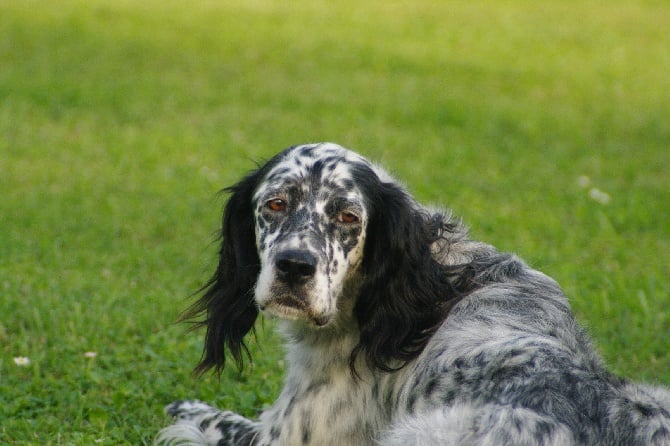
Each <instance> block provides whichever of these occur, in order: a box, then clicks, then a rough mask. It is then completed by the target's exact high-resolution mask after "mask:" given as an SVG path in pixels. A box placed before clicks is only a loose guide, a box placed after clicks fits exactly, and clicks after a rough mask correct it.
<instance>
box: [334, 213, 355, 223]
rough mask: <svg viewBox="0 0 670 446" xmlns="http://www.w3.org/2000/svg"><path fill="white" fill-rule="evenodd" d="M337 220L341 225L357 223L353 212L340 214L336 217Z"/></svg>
mask: <svg viewBox="0 0 670 446" xmlns="http://www.w3.org/2000/svg"><path fill="white" fill-rule="evenodd" d="M337 220H338V221H339V222H341V223H347V224H351V223H358V215H356V214H354V213H353V212H346V211H345V212H340V215H338V216H337Z"/></svg>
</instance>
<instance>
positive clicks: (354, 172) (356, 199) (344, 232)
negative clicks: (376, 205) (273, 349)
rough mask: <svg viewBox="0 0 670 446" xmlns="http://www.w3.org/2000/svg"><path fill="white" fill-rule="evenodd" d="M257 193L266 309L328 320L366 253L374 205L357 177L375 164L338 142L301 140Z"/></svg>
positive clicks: (260, 296) (259, 291) (260, 285)
mask: <svg viewBox="0 0 670 446" xmlns="http://www.w3.org/2000/svg"><path fill="white" fill-rule="evenodd" d="M272 164H273V165H272V167H271V168H270V169H268V171H267V172H266V173H265V175H264V176H263V178H262V179H260V182H259V183H258V185H257V187H256V189H255V191H254V194H253V195H252V199H251V202H252V207H253V209H254V224H255V235H256V248H257V251H258V255H259V260H260V266H261V269H260V275H259V276H258V281H257V282H256V287H255V293H254V298H255V301H256V305H257V306H258V308H259V309H260V310H261V311H263V312H264V313H266V314H270V315H273V316H278V317H281V318H285V319H297V320H302V321H305V322H307V323H308V324H313V325H315V326H324V325H327V324H329V323H330V322H332V321H333V320H334V319H335V317H336V316H337V313H338V299H339V297H340V295H341V293H342V290H343V289H344V288H345V286H346V283H347V281H349V280H350V279H352V278H353V277H354V276H355V275H356V274H357V272H358V269H359V266H360V263H361V260H362V258H363V247H364V244H365V234H366V227H367V224H368V218H369V211H368V203H367V202H366V199H365V196H364V192H363V190H361V188H360V186H359V185H358V184H357V181H356V179H357V176H358V175H359V173H360V171H371V166H370V165H369V164H368V163H367V162H366V161H365V160H364V159H362V158H361V157H359V156H358V155H356V154H354V153H352V152H349V151H346V150H345V149H343V148H341V147H339V146H337V145H334V144H321V145H318V146H302V147H298V148H294V149H293V150H289V151H288V152H285V153H284V154H283V155H282V156H281V157H280V159H279V160H277V161H275V162H274V163H272Z"/></svg>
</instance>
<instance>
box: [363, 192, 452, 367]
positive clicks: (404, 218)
mask: <svg viewBox="0 0 670 446" xmlns="http://www.w3.org/2000/svg"><path fill="white" fill-rule="evenodd" d="M373 183H374V184H372V185H368V187H367V189H368V190H367V191H365V195H366V196H367V197H368V198H369V199H370V203H369V204H368V207H369V208H370V209H371V213H370V214H371V217H370V220H369V223H368V227H367V234H366V242H365V248H364V254H363V263H362V268H363V273H364V276H365V279H364V283H363V286H362V288H361V292H360V294H359V298H358V300H357V303H356V307H355V310H354V311H355V314H356V317H357V320H358V323H359V328H360V331H361V334H360V341H359V344H358V346H357V347H356V348H355V349H354V351H353V353H352V357H351V364H352V370H353V371H354V373H355V369H353V365H354V362H355V358H356V356H357V355H358V354H359V353H364V354H365V357H366V359H367V361H368V363H369V364H370V365H372V366H375V367H377V368H379V369H381V370H384V371H393V370H397V369H399V368H401V367H402V366H404V364H406V362H407V361H409V360H410V359H412V358H414V357H416V356H417V355H418V354H419V353H420V352H421V351H422V350H423V348H424V347H425V344H426V342H427V341H428V339H429V338H430V336H431V335H432V334H433V333H434V332H435V330H436V329H437V328H438V326H439V324H440V323H441V322H442V321H443V320H444V318H445V317H446V314H447V313H448V311H449V309H450V308H451V307H452V306H453V305H454V304H455V303H456V302H457V301H458V300H459V298H460V296H461V293H460V292H459V290H457V289H456V287H455V286H454V285H453V283H455V282H454V280H452V279H453V277H454V275H458V274H460V273H461V271H456V270H453V271H452V270H450V269H449V267H446V266H444V265H441V264H439V263H438V262H437V261H436V260H435V259H434V257H433V255H432V254H431V245H432V244H433V243H434V242H435V241H437V240H438V239H440V238H442V237H448V234H447V233H448V232H451V231H453V230H454V229H455V227H456V225H455V224H453V223H451V222H450V221H449V219H448V218H447V217H445V216H443V215H441V214H430V213H428V212H427V211H425V210H421V209H419V208H418V206H416V205H415V204H414V202H413V199H412V198H411V197H409V195H408V194H407V193H406V192H404V191H403V190H402V189H400V188H399V187H398V186H397V185H395V184H393V183H383V182H381V181H376V182H373Z"/></svg>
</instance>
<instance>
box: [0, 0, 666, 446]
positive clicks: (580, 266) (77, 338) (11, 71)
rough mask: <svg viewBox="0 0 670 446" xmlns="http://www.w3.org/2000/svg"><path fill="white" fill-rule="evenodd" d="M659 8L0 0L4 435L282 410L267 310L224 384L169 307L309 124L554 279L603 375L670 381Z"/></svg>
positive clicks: (83, 433)
mask: <svg viewBox="0 0 670 446" xmlns="http://www.w3.org/2000/svg"><path fill="white" fill-rule="evenodd" d="M668 23H670V5H668V3H667V2H665V1H660V0H648V1H632V0H629V1H622V0H612V1H609V2H600V1H595V0H586V1H577V0H565V1H562V2H534V1H525V0H503V1H499V2H487V1H443V2H440V1H427V0H415V1H412V2H398V1H390V2H373V1H368V2H361V1H353V0H343V1H339V2H328V1H312V0H296V1H292V2H278V1H271V0H253V1H248V0H226V1H220V2H217V1H193V2H183V1H173V0H168V1H158V0H146V1H142V2H134V1H130V0H118V1H102V0H61V1H58V2H53V1H47V0H26V1H20V2H17V1H12V0H0V197H1V198H0V444H17V445H28V444H36V445H90V444H102V445H119V444H132V445H137V444H150V442H151V439H152V437H153V435H154V434H155V433H156V431H157V430H158V429H159V428H160V427H161V426H163V425H165V424H166V423H167V418H166V417H165V416H164V415H163V413H162V407H163V406H164V405H166V404H167V403H169V402H170V401H172V400H173V399H178V398H185V397H190V398H200V399H203V400H207V401H209V402H212V403H214V404H216V405H219V406H223V407H227V408H233V409H235V410H237V411H240V412H242V413H245V414H247V415H253V414H255V413H256V411H257V410H258V409H261V408H262V407H263V406H264V405H267V404H269V403H271V402H272V400H273V399H274V398H275V396H276V395H277V393H278V391H279V389H280V386H281V378H282V373H283V368H284V364H283V362H282V353H281V348H280V347H279V344H278V342H277V339H276V337H275V336H274V334H273V332H272V322H271V321H264V323H263V324H262V325H261V326H259V330H258V336H259V344H262V345H261V346H260V347H258V346H257V345H256V343H255V342H252V344H253V345H252V347H253V350H254V353H255V355H254V358H255V362H254V365H253V367H251V368H247V369H245V370H244V371H243V372H242V373H239V372H238V371H236V370H235V369H234V368H230V369H227V370H226V371H225V372H224V374H223V375H222V376H221V378H220V379H218V378H217V377H215V376H205V377H202V378H195V377H193V376H192V375H191V374H190V372H191V369H192V368H193V367H194V366H195V364H196V363H197V361H198V359H199V356H200V351H201V345H202V337H203V333H202V332H198V331H196V332H187V328H188V327H187V326H185V325H184V324H175V323H174V322H175V320H176V319H177V317H178V315H179V313H180V311H182V310H183V309H185V308H186V307H187V306H188V304H189V303H190V302H192V294H193V293H194V292H195V291H196V290H197V289H198V288H199V287H200V286H201V285H202V284H203V283H204V282H205V281H206V280H207V279H208V277H209V275H210V274H211V273H212V272H213V269H214V266H215V254H216V249H217V247H216V243H215V232H216V230H217V228H218V224H219V219H220V211H221V207H222V204H223V201H224V198H223V197H221V196H219V195H218V194H217V192H218V191H219V190H220V189H221V188H223V187H224V186H227V185H230V184H232V183H233V182H234V181H235V180H236V179H237V178H239V177H240V176H241V175H242V174H243V173H244V172H246V171H247V170H249V169H251V168H252V167H253V166H254V161H256V160H263V159H267V158H269V157H270V156H271V155H272V154H273V153H275V152H276V151H278V150H280V149H281V148H283V147H285V146H288V145H291V144H295V143H301V142H310V141H320V140H330V141H335V142H339V143H341V144H343V145H345V146H348V147H351V148H355V149H356V150H358V151H359V152H361V153H363V154H364V155H366V156H368V157H370V158H372V159H375V160H378V161H380V162H381V163H382V164H384V165H385V166H387V167H388V168H389V169H390V170H391V171H393V172H394V173H395V174H396V175H397V176H398V177H399V178H400V179H402V180H403V181H404V182H405V183H406V184H407V185H408V187H409V188H410V189H411V190H412V191H413V192H414V193H415V195H416V196H417V197H418V198H419V199H420V200H421V201H424V202H429V203H435V204H440V205H443V206H448V207H451V208H453V209H454V211H455V212H456V213H457V214H458V215H461V216H462V217H463V218H464V220H465V221H466V222H467V223H468V224H469V226H470V227H471V231H472V234H473V237H475V238H478V239H483V240H486V241H488V242H490V243H492V244H494V245H496V246H498V247H499V248H500V249H502V250H506V251H514V252H517V253H518V254H519V255H521V256H522V257H524V258H525V259H526V260H527V261H528V262H529V263H530V264H532V265H533V266H535V267H537V268H539V269H541V270H542V271H544V272H546V273H547V274H549V275H551V276H553V277H554V278H556V279H557V280H558V281H559V282H560V283H561V285H562V286H563V288H564V289H565V291H566V293H567V294H568V295H569V297H570V299H571V302H572V305H573V308H574V309H575V312H576V313H577V315H578V318H579V320H580V321H581V322H582V323H583V324H584V325H585V326H586V327H587V328H588V329H589V331H590V332H591V334H592V335H593V337H594V339H595V342H596V344H597V345H598V347H599V349H600V350H601V352H602V353H603V356H604V357H605V359H606V362H607V363H608V364H609V365H610V367H611V368H612V369H613V370H614V371H616V372H617V373H619V374H621V375H623V376H627V377H631V378H634V379H638V380H645V381H651V382H657V383H665V384H670V341H668V338H669V335H668V333H670V311H669V310H668V307H669V304H670V96H668V92H670V76H669V75H668V73H670V51H668V48H670V33H668ZM16 358H27V359H25V360H24V361H23V362H21V361H16V360H15V359H16ZM17 362H19V364H17Z"/></svg>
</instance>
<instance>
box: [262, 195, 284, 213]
mask: <svg viewBox="0 0 670 446" xmlns="http://www.w3.org/2000/svg"><path fill="white" fill-rule="evenodd" d="M265 206H266V207H267V208H268V209H270V210H271V211H274V212H282V211H285V210H286V202H285V201H284V200H282V199H281V198H274V199H272V200H270V201H268V202H267V203H265Z"/></svg>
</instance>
